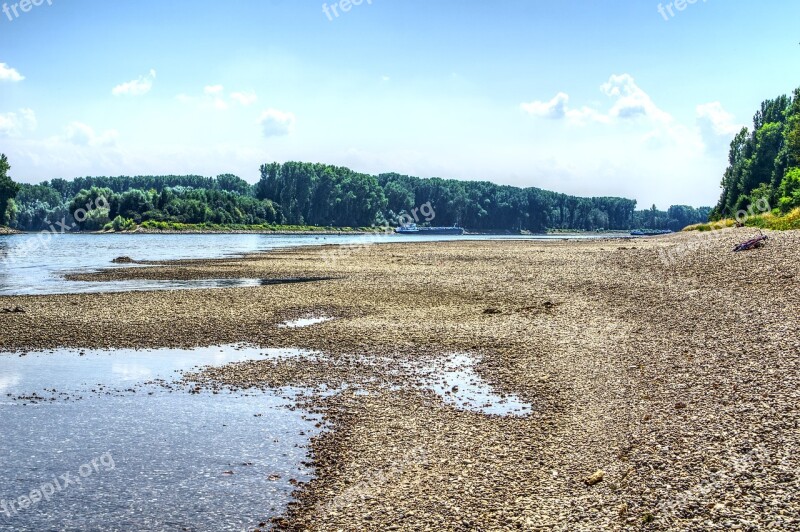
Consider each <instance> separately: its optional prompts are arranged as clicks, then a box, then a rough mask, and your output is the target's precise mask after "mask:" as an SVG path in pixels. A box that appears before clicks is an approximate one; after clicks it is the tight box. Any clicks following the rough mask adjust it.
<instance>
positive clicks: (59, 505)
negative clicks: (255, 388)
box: [0, 346, 320, 532]
mask: <svg viewBox="0 0 800 532" xmlns="http://www.w3.org/2000/svg"><path fill="white" fill-rule="evenodd" d="M300 354H303V353H302V352H300V351H296V350H295V351H292V350H263V349H251V348H242V347H237V346H223V347H214V348H206V349H196V350H152V351H128V350H115V351H113V352H80V351H61V350H59V351H55V352H50V353H31V354H27V355H25V356H19V355H18V354H14V355H10V354H0V434H2V437H0V531H3V532H5V531H12V530H194V531H205V530H208V531H224V530H243V529H245V528H247V529H250V530H252V529H253V528H255V527H257V526H258V524H259V523H260V522H265V521H268V520H269V518H270V517H273V516H276V515H280V514H281V513H282V512H283V511H284V510H285V508H286V505H287V504H288V502H289V501H290V500H291V492H292V491H293V490H294V489H296V487H295V484H296V482H297V481H300V482H302V481H307V480H308V479H309V478H310V474H311V471H310V470H309V469H308V468H307V467H306V466H304V465H303V462H304V461H305V460H307V452H308V449H307V448H306V445H307V443H308V440H309V438H310V437H311V436H313V435H314V434H316V433H318V432H319V430H320V428H319V426H318V425H319V419H318V418H317V417H315V416H314V415H311V414H309V413H307V412H304V411H303V410H301V409H298V408H297V407H296V396H297V394H299V393H302V392H301V391H299V390H291V389H285V390H281V391H279V392H276V393H269V392H261V391H259V392H253V393H249V394H248V393H241V392H237V393H230V392H223V393H219V394H213V393H210V392H200V393H192V392H193V391H194V390H193V389H192V388H191V387H190V386H186V385H176V384H171V383H173V382H174V381H175V380H176V378H177V377H178V376H179V373H177V372H178V371H185V370H190V369H192V368H193V367H195V366H197V365H218V364H224V363H227V362H234V361H240V360H252V359H263V358H267V357H278V356H280V357H286V356H297V355H300ZM84 474H86V476H83V475H84ZM65 476H66V478H65ZM68 481H69V482H68ZM48 485H49V486H50V487H47V486H48ZM56 486H58V488H55V487H56ZM37 490H38V492H39V493H45V492H46V493H51V492H52V494H50V495H48V498H47V499H45V498H42V500H40V501H38V502H35V503H32V505H31V506H29V507H28V508H24V509H23V508H21V507H20V505H21V504H24V503H25V499H24V497H27V498H28V499H31V498H33V499H35V498H36V494H35V493H36V491H37ZM21 498H23V499H21ZM3 504H5V505H3Z"/></svg>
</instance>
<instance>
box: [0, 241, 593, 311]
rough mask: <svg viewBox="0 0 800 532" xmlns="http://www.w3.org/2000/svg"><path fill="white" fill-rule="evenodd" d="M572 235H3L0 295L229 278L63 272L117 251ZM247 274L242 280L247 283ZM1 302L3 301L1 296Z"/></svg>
mask: <svg viewBox="0 0 800 532" xmlns="http://www.w3.org/2000/svg"><path fill="white" fill-rule="evenodd" d="M597 236H602V235H594V234H592V235H573V236H564V235H558V236H513V237H512V236H472V235H467V236H447V235H442V236H404V235H354V236H347V235H291V236H283V235H241V234H222V235H154V234H122V235H114V234H108V235H94V234H63V235H51V236H49V237H47V236H44V235H38V234H24V235H10V236H0V296H3V295H23V294H28V295H31V294H59V293H76V292H82V293H87V292H115V291H128V290H163V289H170V288H217V287H225V286H228V285H229V284H230V281H227V283H228V284H226V283H225V282H216V283H215V282H214V281H213V280H212V281H209V282H207V283H206V284H209V285H210V286H203V285H202V283H200V284H198V283H196V285H197V286H192V285H187V283H186V282H181V281H156V282H154V281H129V282H125V283H118V282H79V281H66V280H65V279H64V278H63V275H64V274H65V273H69V272H86V271H94V270H98V269H102V268H115V267H129V266H131V265H129V264H114V263H112V262H111V261H112V260H114V259H115V258H117V257H121V256H127V257H130V258H132V259H134V260H137V261H159V260H176V259H199V258H220V257H226V256H238V255H241V254H244V253H253V252H259V251H269V250H272V249H279V248H287V247H297V246H309V245H324V244H344V245H357V244H373V243H387V242H425V241H428V242H430V241H446V240H456V239H459V240H497V239H535V240H540V239H556V240H557V239H563V238H596V237H597ZM247 282H252V281H251V280H245V284H243V286H251V285H248V284H247ZM0 303H1V302H0Z"/></svg>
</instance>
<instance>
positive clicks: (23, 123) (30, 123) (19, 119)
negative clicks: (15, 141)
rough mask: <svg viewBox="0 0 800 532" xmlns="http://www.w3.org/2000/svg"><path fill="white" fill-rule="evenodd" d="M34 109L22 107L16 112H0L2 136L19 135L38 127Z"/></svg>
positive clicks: (0, 131)
mask: <svg viewBox="0 0 800 532" xmlns="http://www.w3.org/2000/svg"><path fill="white" fill-rule="evenodd" d="M36 126H37V121H36V113H34V112H33V109H20V110H19V111H17V112H15V113H4V114H2V113H0V137H19V136H21V135H22V134H23V133H26V132H30V131H33V130H35V129H36Z"/></svg>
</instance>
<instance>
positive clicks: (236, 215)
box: [0, 157, 710, 232]
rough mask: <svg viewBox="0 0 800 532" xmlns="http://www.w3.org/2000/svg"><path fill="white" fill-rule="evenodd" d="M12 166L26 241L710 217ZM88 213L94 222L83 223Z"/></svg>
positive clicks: (443, 192) (477, 187) (373, 179)
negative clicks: (58, 233)
mask: <svg viewBox="0 0 800 532" xmlns="http://www.w3.org/2000/svg"><path fill="white" fill-rule="evenodd" d="M3 161H5V162H4V163H3V164H5V167H4V168H5V169H4V170H3V172H2V176H3V177H0V213H2V214H3V220H0V222H2V223H6V224H10V225H11V226H12V227H15V228H18V229H21V230H27V231H39V230H45V229H48V228H49V227H50V226H52V225H53V224H55V223H56V222H64V223H65V225H67V226H69V227H73V226H74V227H76V228H79V229H82V230H97V229H101V228H103V227H105V226H106V225H107V224H113V225H114V227H115V228H120V227H122V228H129V227H133V226H135V225H137V224H142V223H145V222H167V223H182V224H216V225H265V224H266V225H296V226H321V227H325V226H332V227H368V226H373V225H384V224H393V223H395V222H396V221H397V220H398V219H400V218H401V217H402V216H403V215H404V214H408V213H412V212H413V210H414V209H415V208H419V207H420V206H421V205H426V204H430V205H431V207H432V209H433V211H434V213H435V219H433V220H432V221H431V223H432V224H433V225H443V226H450V225H459V226H462V227H465V228H467V229H468V230H470V231H476V232H480V231H515V232H516V231H520V230H527V231H532V232H542V231H545V230H548V229H563V230H570V229H575V230H589V231H591V230H602V229H605V230H628V229H640V228H641V229H673V230H679V229H681V228H682V227H684V226H686V225H690V224H693V223H699V222H704V221H706V220H707V218H708V213H709V211H710V208H700V209H695V208H693V207H689V206H681V205H676V206H672V207H670V208H669V210H667V211H659V210H658V209H656V207H655V206H653V207H652V208H651V209H646V210H636V201H635V200H631V199H626V198H617V197H593V198H583V197H577V196H571V195H567V194H560V193H556V192H551V191H547V190H542V189H539V188H519V187H512V186H506V185H497V184H495V183H491V182H488V181H457V180H453V179H440V178H427V179H423V178H419V177H412V176H406V175H400V174H395V173H387V174H380V175H377V176H374V175H370V174H364V173H359V172H355V171H353V170H350V169H348V168H344V167H338V166H332V165H326V164H314V163H301V162H287V163H284V164H279V163H272V164H265V165H263V166H262V167H261V177H260V179H259V181H258V182H257V183H256V184H254V185H250V184H249V183H247V182H246V181H245V180H243V179H241V178H239V177H237V176H234V175H230V174H225V175H220V176H217V177H203V176H194V175H188V176H174V175H170V176H118V177H81V178H77V179H73V180H71V181H67V180H64V179H53V180H51V181H44V182H42V183H40V184H38V185H30V184H21V185H17V184H15V183H13V181H11V180H10V179H9V178H8V177H7V170H8V168H7V167H8V164H7V161H6V159H5V157H4V158H3ZM4 182H7V183H8V184H7V185H3V183H4ZM99 199H101V200H102V201H98V200H99ZM87 206H89V208H87ZM82 209H83V210H86V213H81V215H80V216H77V217H76V216H75V213H76V212H77V211H80V210H82Z"/></svg>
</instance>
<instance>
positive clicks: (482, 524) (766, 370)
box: [0, 228, 800, 531]
mask: <svg viewBox="0 0 800 532" xmlns="http://www.w3.org/2000/svg"><path fill="white" fill-rule="evenodd" d="M768 234H769V237H770V238H769V241H768V242H767V244H766V246H765V247H763V248H761V249H756V250H753V251H749V252H744V253H732V252H731V250H732V248H733V246H734V245H735V244H736V243H739V242H741V241H744V240H747V239H748V238H752V236H754V230H752V229H746V228H743V229H730V230H725V231H719V232H715V233H707V234H706V233H681V234H676V235H670V236H666V237H658V238H654V239H640V240H597V241H561V240H557V241H474V242H469V241H454V242H437V243H414V244H383V245H373V246H363V247H347V246H345V247H335V246H324V247H317V248H295V249H290V250H282V251H275V252H271V253H268V254H262V255H250V256H247V257H244V258H233V259H231V258H227V259H220V260H201V261H177V262H172V263H165V264H161V265H152V266H149V267H146V268H142V267H136V268H120V269H114V270H105V271H102V272H99V273H95V274H83V275H80V276H73V277H72V278H73V279H76V280H115V279H120V280H122V279H227V278H249V279H253V278H255V279H265V280H272V281H273V282H278V281H280V280H287V279H291V280H298V279H323V280H316V281H311V282H305V283H291V284H280V283H279V284H266V285H264V286H258V287H247V288H231V289H213V290H211V289H203V290H175V291H160V292H130V293H115V294H83V295H54V296H36V297H33V296H26V297H3V298H0V308H2V307H6V308H15V309H16V308H19V309H23V310H24V312H13V313H11V312H9V313H3V314H0V331H2V332H1V333H0V350H4V351H16V352H19V351H26V350H35V349H51V348H56V347H80V348H104V347H141V348H146V347H192V346H204V345H219V344H228V343H234V342H247V343H253V344H256V345H260V346H264V347H296V348H303V349H311V350H315V351H318V352H319V355H318V356H315V357H311V358H302V357H301V358H295V359H286V360H270V361H259V362H249V363H242V364H233V365H230V366H225V367H223V368H219V369H209V370H207V371H205V372H203V373H200V374H197V375H190V376H187V378H188V379H190V380H195V381H198V382H199V383H200V384H201V385H204V386H210V387H216V386H230V387H277V386H285V385H298V386H306V387H311V388H316V389H319V390H320V393H319V394H316V395H315V396H314V397H313V399H309V401H311V406H312V407H313V408H314V409H316V410H318V411H319V412H321V413H323V414H324V416H325V417H326V419H327V420H328V422H329V425H330V426H331V427H332V429H331V430H330V431H327V432H325V433H323V435H322V436H320V437H317V438H315V439H314V440H313V442H312V453H313V456H312V457H311V459H312V461H313V463H314V464H315V466H316V468H317V477H316V479H315V480H313V481H312V482H310V483H309V484H306V485H302V486H299V487H298V491H297V493H296V495H297V502H296V504H293V505H292V506H291V509H290V511H289V513H288V514H287V515H285V516H282V517H280V518H276V520H275V521H274V523H273V525H274V526H276V527H278V528H282V529H287V530H362V529H370V530H502V529H507V530H545V529H546V530H622V529H630V530H640V529H641V530H701V529H702V530H713V529H719V530H723V529H724V530H743V531H744V530H767V529H775V530H797V529H799V528H800V481H799V480H798V476H797V472H798V471H800V463H799V462H800V460H799V459H798V456H797V451H798V442H799V440H800V426H799V425H798V418H799V417H800V416H798V405H799V404H800V372H799V369H800V368H798V365H800V334H798V332H799V331H798V329H799V327H798V322H797V317H798V316H800V271H798V260H797V258H798V257H800V233H798V232H770V233H768ZM133 258H134V259H136V257H133ZM313 316H328V317H331V318H334V319H333V320H331V321H327V322H325V323H321V324H318V325H314V326H311V327H306V328H288V327H279V324H281V323H282V322H284V321H286V320H290V319H296V318H304V317H313ZM458 353H467V354H471V355H474V356H476V357H478V358H479V360H480V362H479V363H478V364H477V367H476V371H477V372H478V374H479V375H480V376H481V377H482V378H483V379H484V380H485V381H487V382H488V383H490V384H491V385H492V387H493V389H494V391H495V392H497V393H500V394H513V395H514V396H516V397H518V398H520V399H522V400H524V401H526V402H528V403H529V404H530V405H531V406H532V411H531V413H530V414H529V415H525V416H497V415H487V414H483V413H480V412H474V411H469V410H465V409H461V408H457V406H455V405H453V404H452V403H449V402H447V401H443V400H442V398H441V397H440V396H439V395H437V394H435V393H434V392H432V391H430V390H427V389H425V388H424V387H421V386H419V385H418V384H417V379H418V375H419V373H420V371H421V368H423V367H425V366H426V365H430V364H432V363H436V362H437V361H440V360H442V359H443V358H445V357H448V356H451V355H453V354H458ZM331 388H334V389H340V390H343V391H341V392H340V393H337V394H329V393H322V390H325V389H331Z"/></svg>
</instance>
